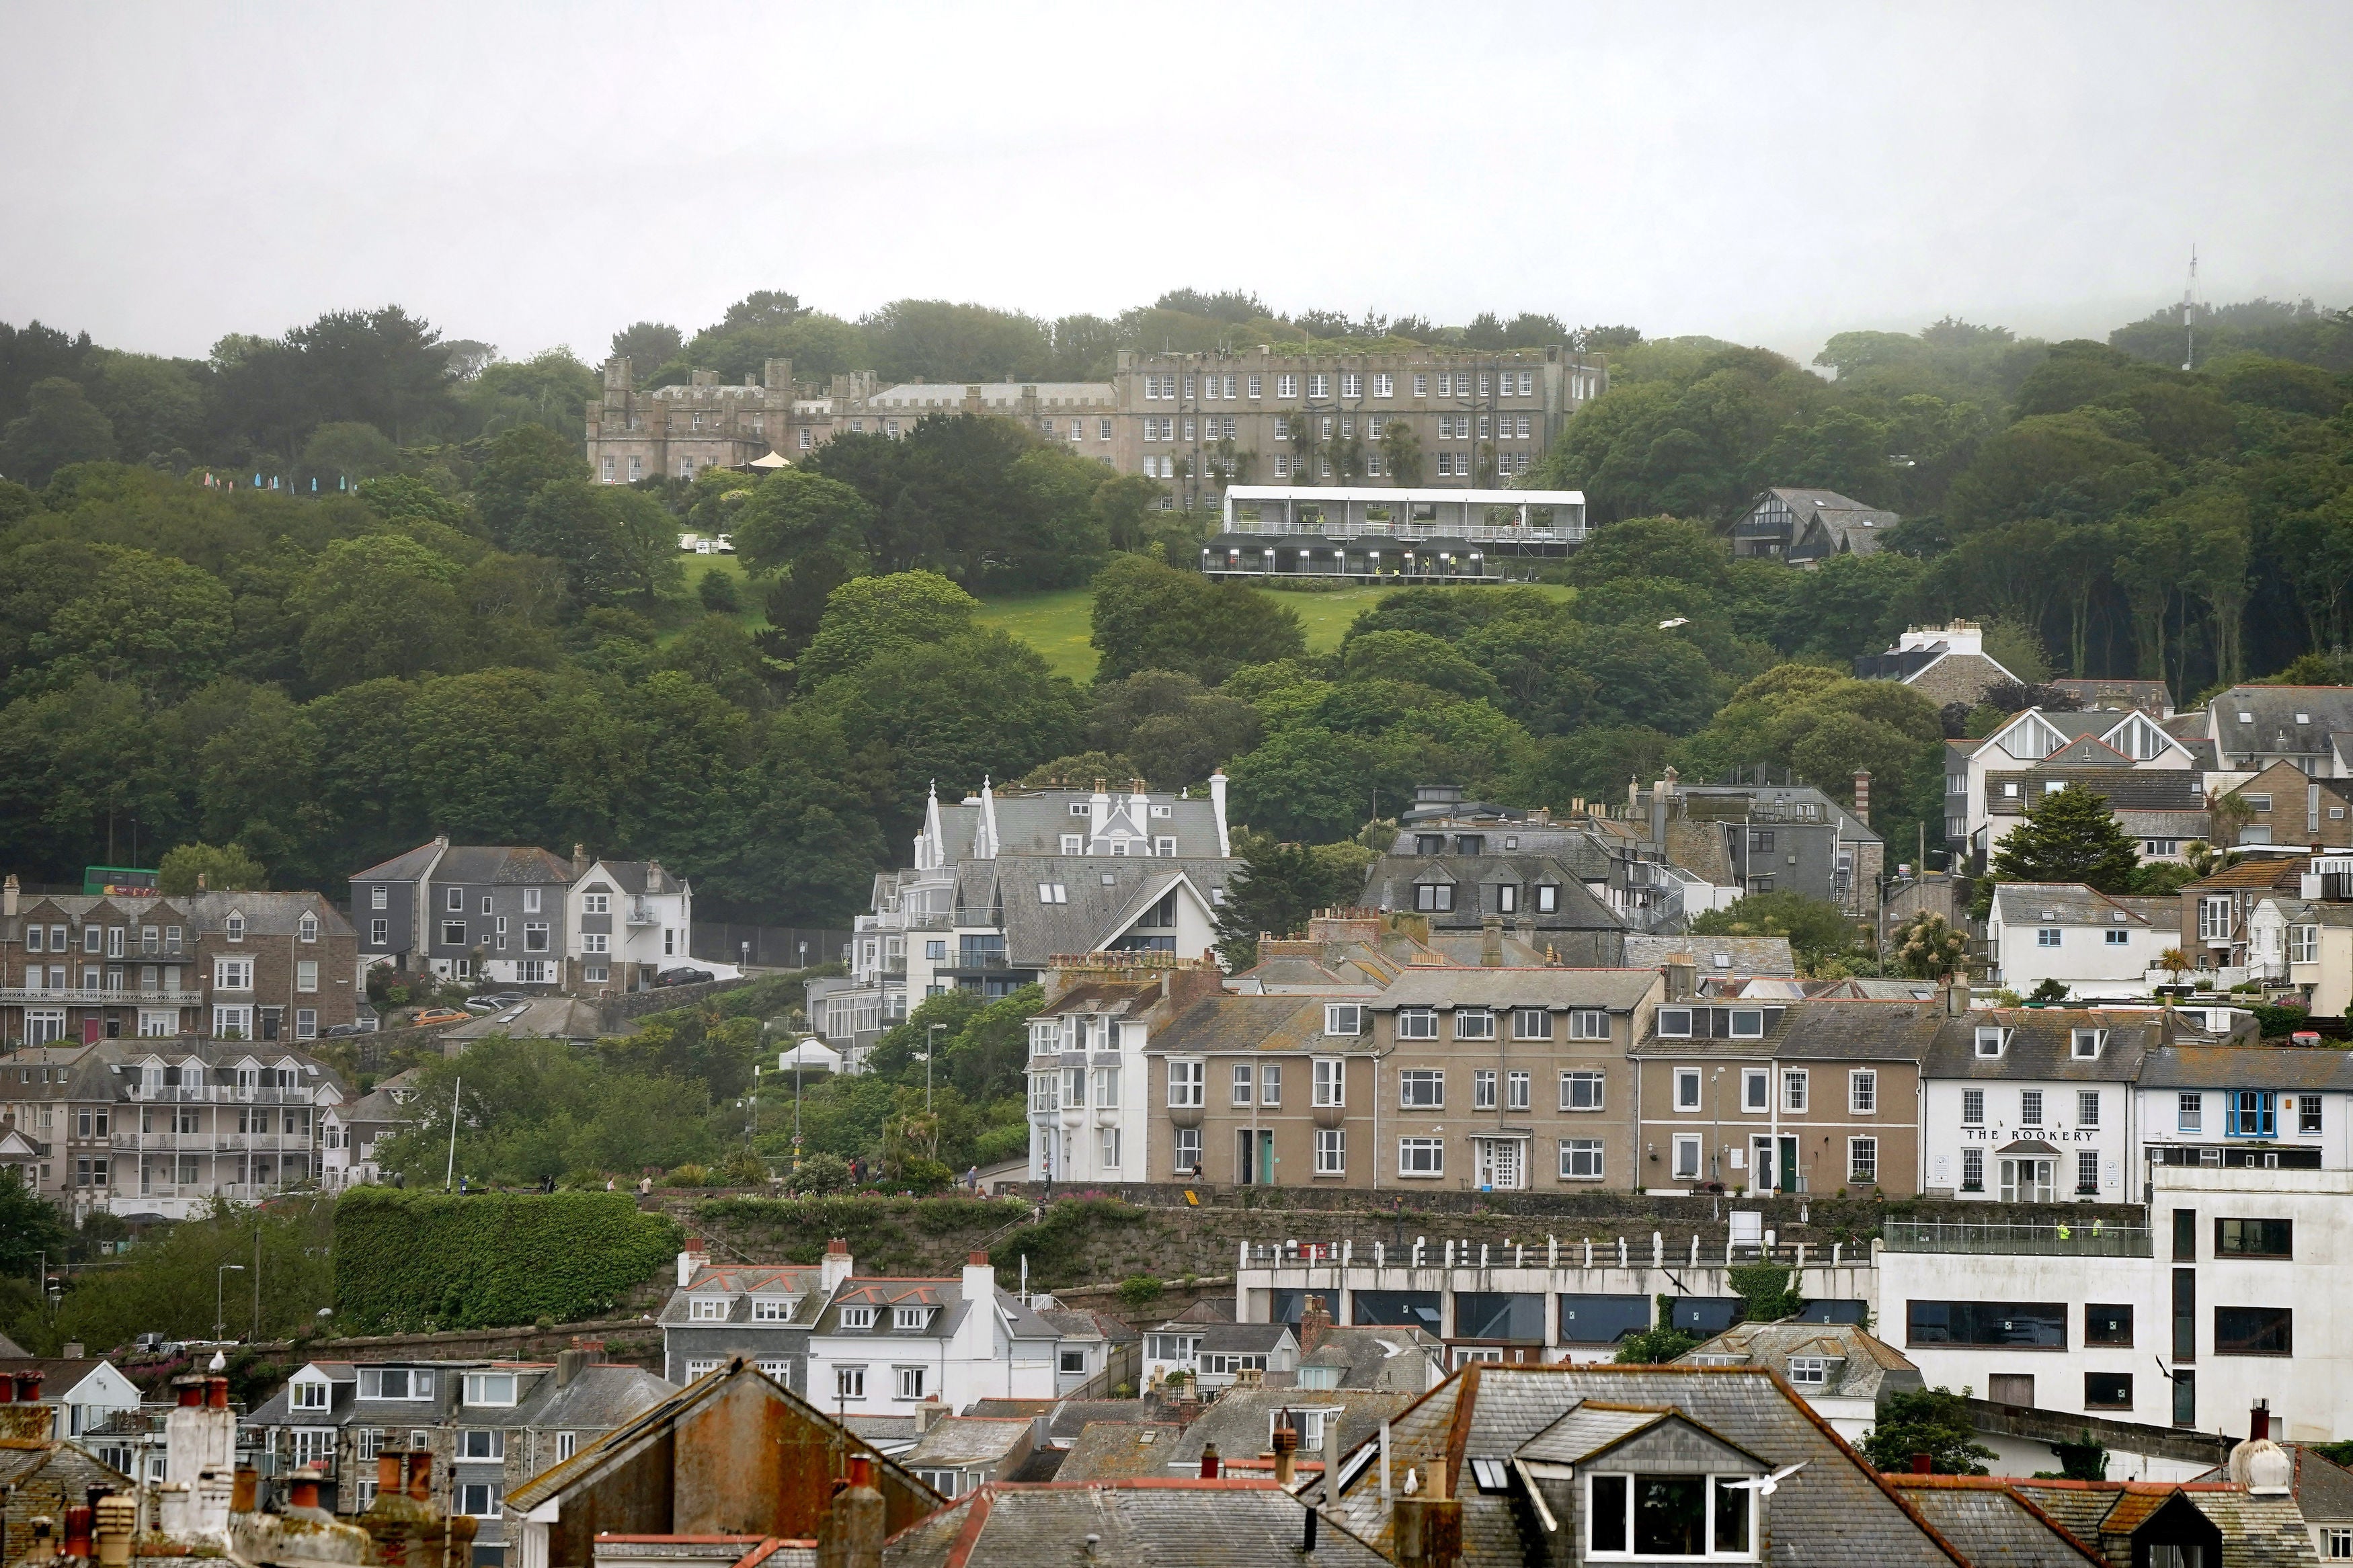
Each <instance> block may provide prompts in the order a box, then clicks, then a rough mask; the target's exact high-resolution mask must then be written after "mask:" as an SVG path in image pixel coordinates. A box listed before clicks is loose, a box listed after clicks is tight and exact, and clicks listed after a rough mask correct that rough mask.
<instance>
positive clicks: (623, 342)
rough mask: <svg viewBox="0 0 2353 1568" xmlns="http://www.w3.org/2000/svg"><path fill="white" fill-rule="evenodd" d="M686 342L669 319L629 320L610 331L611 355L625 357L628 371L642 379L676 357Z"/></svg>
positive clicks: (618, 357) (616, 357)
mask: <svg viewBox="0 0 2353 1568" xmlns="http://www.w3.org/2000/svg"><path fill="white" fill-rule="evenodd" d="M684 342H686V340H685V339H684V338H682V337H681V336H680V335H679V331H678V329H677V328H676V327H673V326H671V325H670V324H669V323H668V322H665V321H632V322H630V323H629V324H628V326H626V327H623V328H622V329H621V330H620V331H617V332H615V333H614V334H613V345H612V357H613V358H615V359H626V360H628V362H629V368H630V373H631V374H632V375H633V376H634V377H636V378H638V379H640V380H642V379H645V378H648V377H650V376H651V375H652V374H653V373H654V372H656V371H658V370H659V369H660V368H661V367H662V366H664V365H666V364H668V363H670V361H671V360H673V359H675V358H677V357H678V351H679V349H680V348H681V346H682V345H683V344H684Z"/></svg>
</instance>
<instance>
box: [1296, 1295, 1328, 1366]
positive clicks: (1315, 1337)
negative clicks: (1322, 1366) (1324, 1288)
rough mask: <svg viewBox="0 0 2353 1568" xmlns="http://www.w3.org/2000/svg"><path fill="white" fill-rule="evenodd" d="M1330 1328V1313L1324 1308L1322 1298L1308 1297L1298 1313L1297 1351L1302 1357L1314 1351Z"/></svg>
mask: <svg viewBox="0 0 2353 1568" xmlns="http://www.w3.org/2000/svg"><path fill="white" fill-rule="evenodd" d="M1331 1328H1332V1314H1331V1312H1330V1311H1329V1310H1326V1309H1325V1307H1324V1298H1323V1297H1321V1296H1310V1297H1308V1298H1307V1305H1306V1307H1305V1308H1304V1309H1303V1310H1302V1311H1301V1312H1300V1314H1299V1353H1300V1355H1301V1357H1302V1358H1305V1357H1306V1356H1309V1355H1312V1354H1314V1350H1315V1347H1316V1346H1317V1345H1320V1344H1322V1343H1323V1342H1324V1335H1325V1334H1326V1333H1327V1332H1329V1331H1331Z"/></svg>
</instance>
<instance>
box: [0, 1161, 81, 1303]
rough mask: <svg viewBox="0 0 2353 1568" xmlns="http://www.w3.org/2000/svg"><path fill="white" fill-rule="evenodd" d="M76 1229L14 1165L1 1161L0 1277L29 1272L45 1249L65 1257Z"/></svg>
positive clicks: (53, 1255) (50, 1253) (52, 1254)
mask: <svg viewBox="0 0 2353 1568" xmlns="http://www.w3.org/2000/svg"><path fill="white" fill-rule="evenodd" d="M72 1240H73V1233H72V1232H70V1231H69V1230H68V1229H67V1228H66V1226H65V1222H64V1220H62V1219H61V1218H59V1217H58V1206H57V1205H55V1204H52V1203H49V1202H48V1201H47V1200H46V1199H44V1198H43V1197H42V1196H41V1194H38V1193H37V1192H35V1191H34V1190H33V1189H32V1188H30V1187H27V1186H26V1184H25V1182H24V1178H23V1177H22V1176H21V1175H19V1174H18V1173H17V1167H16V1166H14V1165H0V1277H5V1276H8V1275H16V1274H30V1273H31V1272H32V1271H33V1269H34V1267H35V1264H36V1262H37V1259H38V1258H39V1257H40V1255H41V1254H42V1253H43V1252H47V1253H48V1254H49V1255H50V1256H51V1257H53V1258H64V1257H65V1251H66V1247H68V1246H69V1244H70V1243H71V1242H72Z"/></svg>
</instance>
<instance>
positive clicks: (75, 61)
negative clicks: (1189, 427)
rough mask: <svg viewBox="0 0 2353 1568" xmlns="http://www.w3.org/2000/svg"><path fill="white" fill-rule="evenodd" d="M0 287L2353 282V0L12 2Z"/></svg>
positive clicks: (2330, 294) (1803, 340) (1775, 301)
mask: <svg viewBox="0 0 2353 1568" xmlns="http://www.w3.org/2000/svg"><path fill="white" fill-rule="evenodd" d="M0 52H5V55H6V57H7V58H9V60H10V62H11V63H10V65H9V68H8V73H7V74H8V87H7V89H6V91H5V94H0V136H5V143H0V144H5V146H7V147H8V149H9V156H8V157H7V158H6V159H5V162H0V321H15V322H18V323H22V322H23V321H26V319H28V318H33V317H37V318H39V319H40V320H42V321H47V322H50V323H52V324H55V325H58V326H63V327H67V328H70V329H76V330H80V329H87V330H88V331H90V333H91V334H92V335H93V336H94V337H95V338H97V339H98V340H99V341H100V342H104V343H109V344H111V345H114V346H119V347H122V348H130V349H141V350H147V351H151V352H155V353H175V354H187V355H202V354H203V353H206V350H207V348H208V347H209V345H210V344H211V343H212V342H214V341H215V340H216V338H218V337H219V336H220V335H221V334H222V333H224V332H229V331H251V332H262V333H276V332H279V331H283V330H284V329H285V328H286V327H288V326H289V325H290V324H293V323H296V322H299V321H307V320H310V319H311V318H312V317H314V316H316V315H317V314H318V313H319V312H321V311H322V310H332V309H338V308H344V307H363V306H374V305H378V304H382V303H385V302H387V301H392V302H397V303H399V304H402V305H404V306H406V307H407V308H408V309H409V310H412V311H414V312H417V313H418V314H421V315H423V316H425V317H426V318H427V319H428V320H430V321H432V322H433V323H434V324H435V325H436V326H438V327H439V328H440V329H441V330H442V331H443V332H444V333H445V334H447V335H448V336H450V337H470V338H480V339H483V340H486V341H489V342H495V343H497V344H498V345H500V347H501V350H502V352H504V353H507V354H508V355H510V356H514V357H521V356H524V355H528V354H529V353H533V352H535V351H537V350H539V349H541V348H543V347H546V346H548V345H550V344H554V343H559V342H562V343H568V344H570V345H571V346H572V347H573V349H574V350H575V352H577V353H580V354H581V355H582V357H584V358H586V359H588V360H591V361H595V360H597V359H600V358H601V357H602V356H603V353H604V352H605V347H606V344H607V340H608V339H609V337H610V336H611V334H612V332H613V331H615V329H617V328H618V327H620V326H623V325H625V324H626V323H628V322H630V321H637V320H640V319H646V318H650V319H653V320H657V321H670V322H673V323H675V324H676V325H678V326H680V327H681V328H682V329H684V330H685V331H689V332H691V331H694V330H695V329H696V328H698V327H700V326H702V325H704V324H706V323H708V322H710V321H716V320H717V319H718V317H719V314H720V312H721V311H722V310H723V309H724V308H725V306H726V305H727V304H728V302H729V301H730V300H734V299H737V298H739V297H740V296H742V295H744V293H747V292H749V291H750V290H752V289H760V288H781V289H790V290H792V291H794V292H796V293H797V294H798V295H799V296H800V297H801V299H802V300H803V301H804V302H807V303H811V304H815V305H817V306H818V307H820V308H822V309H825V310H832V311H835V312H838V313H840V314H843V315H847V316H853V317H854V316H856V315H858V314H859V313H860V312H861V311H864V310H870V309H871V308H873V307H874V306H876V305H878V304H880V303H881V302H883V301H884V300H892V299H895V298H901V297H904V296H910V295H913V296H921V297H927V298H941V297H944V298H950V299H956V300H979V301H983V302H986V303H988V304H992V305H998V306H1004V307H1008V308H1015V309H1020V310H1029V311H1032V312H1035V313H1037V314H1039V315H1041V316H1047V317H1052V316H1056V315H1060V314H1064V313H1068V312H1071V311H1080V310H1085V311H1094V312H1098V313H1102V314H1106V315H1108V314H1111V313H1113V312H1115V311H1117V310H1121V309H1123V308H1124V307H1127V306H1129V305H1133V304H1137V303H1143V302H1149V301H1150V300H1152V299H1153V298H1154V297H1155V295H1157V294H1158V293H1159V292H1160V291H1161V290H1162V289H1169V288H1174V287H1180V286H1185V285H1191V286H1196V287H1199V288H1203V289H1220V288H1243V289H1255V290H1257V291H1258V292H1259V294H1260V295H1261V297H1262V298H1263V299H1264V300H1266V302H1267V303H1268V304H1269V305H1270V306H1272V307H1274V308H1276V309H1277V310H1303V309H1307V308H1311V307H1326V308H1334V309H1345V310H1349V311H1351V312H1361V311H1362V310H1365V309H1366V308H1367V307H1371V308H1374V309H1377V310H1382V311H1384V312H1387V313H1389V314H1407V313H1420V314H1426V315H1429V316H1430V317H1432V318H1433V319H1435V320H1437V321H1441V322H1459V321H1464V320H1467V319H1468V318H1469V317H1470V316H1471V315H1472V313H1474V312H1476V311H1478V310H1499V311H1505V312H1509V311H1513V310H1545V311H1550V312H1552V313H1554V314H1556V315H1557V316H1559V317H1560V318H1561V319H1562V320H1563V321H1567V322H1568V323H1570V324H1571V325H1575V324H1577V323H1580V322H1613V323H1614V322H1630V323H1632V324H1634V325H1636V326H1639V327H1641V329H1642V331H1644V332H1646V333H1648V334H1651V335H1652V336H1662V335H1670V334H1674V333H1682V332H1705V333H1710V334H1713V335H1715V336H1719V337H1725V338H1732V339H1736V340H1740V341H1744V342H1763V343H1767V344H1770V345H1771V346H1773V347H1776V348H1778V349H1781V350H1784V351H1785V352H1788V353H1796V354H1799V355H1800V356H1801V357H1810V355H1811V354H1812V353H1813V352H1814V351H1815V350H1816V349H1817V348H1818V347H1819V346H1820V343H1821V341H1822V339H1823V338H1824V337H1825V336H1826V335H1827V334H1828V333H1830V332H1831V331H1840V330H1842V329H1846V328H1851V327H1878V328H1889V329H1900V330H1912V329H1916V328H1917V327H1918V326H1920V325H1922V324H1923V323H1925V322H1926V321H1931V320H1933V319H1935V318H1936V317H1937V316H1940V315H1943V314H1945V313H1947V312H1954V313H1957V314H1961V315H1964V316H1967V317H1968V318H1969V319H1971V320H1975V321H1999V322H2002V323H2006V324H2008V325H2010V326H2012V327H2014V328H2017V329H2019V330H2020V331H2031V332H2035V333H2041V334H2044V335H2080V334H2096V333H2101V332H2105V330H2106V329H2107V328H2109V327H2111V326H2114V325H2116V324H2118V323H2120V322H2122V321H2126V320H2129V319H2132V318H2134V317H2137V316H2139V315H2141V314H2144V313H2146V312H2147V310H2150V309H2152V308H2154V307H2155V306H2157V305H2158V304H2160V303H2163V302H2165V301H2167V300H2171V299H2176V298H2179V294H2180V291H2181V288H2182V284H2183V276H2184V272H2185V270H2186V267H2187V263H2188V259H2189V247H2190V246H2191V244H2192V243H2193V242H2195V243H2196V244H2197V246H2198V247H2199V252H2200V258H2201V279H2202V284H2203V290H2204V293H2205V294H2206V296H2207V298H2209V299H2210V300H2214V301H2217V302H2220V301H2223V300H2237V299H2242V298H2246V297H2248V296H2251V295H2254V294H2258V293H2267V294H2270V295H2272V296H2274V297H2275V298H2276V297H2281V296H2291V297H2293V296H2300V295H2305V294H2310V295H2313V296H2316V298H2317V299H2318V300H2320V301H2321V302H2322V303H2323V304H2327V305H2344V304H2348V303H2353V157H2348V148H2353V85H2349V84H2353V68H2348V62H2353V5H2348V4H2345V3H2341V0H2316V3H2314V4H2308V5H2263V4H2250V3H2246V0H2237V3H2233V4H2231V5H2213V4H2205V5H2183V6H2167V5H2147V4H2136V5H2094V4H2084V3H2079V0H2063V3H2059V4H2051V5H2017V6H2008V5H1994V4H1988V3H1987V0H1968V3H1966V4H1960V5H1948V6H1938V5H1912V4H1905V5H1852V6H1837V5H1754V4H1743V5H1663V4H1642V5H1581V4H1580V5H1572V4H1565V3H1556V4H1552V5H1531V6H1525V7H1523V6H1512V5H1497V4H1487V3H1484V0H1474V3H1472V4H1468V5H1465V4H1461V3H1460V0H1457V3H1453V4H1444V5H1379V4H1369V3H1357V4H1351V5H1316V6H1314V7H1312V8H1311V7H1306V6H1298V5H1281V4H1271V5H1270V4H1264V3H1261V4H1256V5H1239V6H1232V7H1228V6H1224V5H1211V4H1202V3H1198V0H1194V3H1187V4H1184V5H1151V6H1140V5H1138V6H1113V5H1104V4H1100V3H1099V4H1095V5H1074V6H1068V7H1064V6H1035V7H1030V6H1022V5H1011V4H990V5H959V6H954V7H944V8H940V9H929V8H921V7H916V6H912V5H887V4H884V5H849V6H845V5H840V4H839V3H829V4H827V5H798V4H794V3H791V0H769V3H767V4H764V5H724V4H720V5H699V6H698V5H680V4H676V3H675V0H673V3H670V4H662V5H611V6H592V5H486V4H481V3H480V0H474V3H471V4H467V5H451V6H446V7H436V6H431V5H414V4H402V5H376V6H373V7H368V6H358V5H333V6H327V5H313V4H301V5H295V4H278V3H272V0H244V3H241V4H238V5H179V4H174V5H72V4H59V3H57V0H44V3H32V0H0Z"/></svg>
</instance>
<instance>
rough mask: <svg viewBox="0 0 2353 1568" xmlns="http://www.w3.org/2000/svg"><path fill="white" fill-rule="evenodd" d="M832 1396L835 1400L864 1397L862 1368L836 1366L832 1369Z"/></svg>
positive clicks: (864, 1386) (864, 1374) (863, 1369)
mask: <svg viewBox="0 0 2353 1568" xmlns="http://www.w3.org/2000/svg"><path fill="white" fill-rule="evenodd" d="M833 1394H834V1397H835V1398H837V1399H863V1398H865V1397H866V1369H865V1368H864V1367H862V1366H837V1367H835V1368H834V1369H833Z"/></svg>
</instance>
